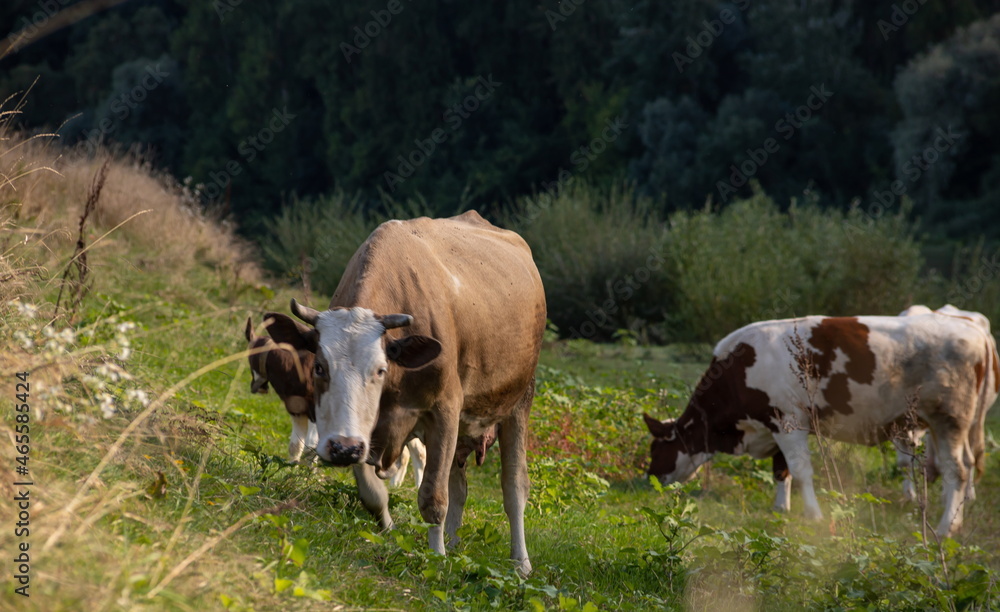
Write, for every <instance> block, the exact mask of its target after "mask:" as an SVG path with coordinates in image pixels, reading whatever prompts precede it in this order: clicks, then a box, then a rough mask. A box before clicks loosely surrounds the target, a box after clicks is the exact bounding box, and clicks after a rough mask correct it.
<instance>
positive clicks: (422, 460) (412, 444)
mask: <svg viewBox="0 0 1000 612" xmlns="http://www.w3.org/2000/svg"><path fill="white" fill-rule="evenodd" d="M406 447H407V448H409V449H410V459H411V460H412V461H413V481H414V482H415V483H416V486H417V488H418V489H419V488H420V482H421V481H422V480H423V479H424V466H425V465H427V448H426V447H425V446H424V443H423V442H421V441H420V439H419V438H413V439H412V440H410V441H409V442H407V443H406Z"/></svg>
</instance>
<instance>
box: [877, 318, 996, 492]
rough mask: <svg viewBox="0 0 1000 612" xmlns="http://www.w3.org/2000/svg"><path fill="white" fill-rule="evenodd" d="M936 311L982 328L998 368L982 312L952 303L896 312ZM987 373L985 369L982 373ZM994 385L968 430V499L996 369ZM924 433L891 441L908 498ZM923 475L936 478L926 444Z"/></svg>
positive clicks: (980, 464) (981, 459) (982, 450)
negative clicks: (974, 423) (969, 471)
mask: <svg viewBox="0 0 1000 612" xmlns="http://www.w3.org/2000/svg"><path fill="white" fill-rule="evenodd" d="M929 314H937V315H940V316H948V317H956V318H958V319H961V320H964V321H967V322H968V323H969V324H970V325H976V326H978V327H979V328H981V329H982V330H983V332H984V341H985V342H986V343H987V345H988V346H989V351H990V352H991V353H992V355H993V357H992V360H991V362H992V364H993V366H992V367H995V368H1000V366H998V365H997V362H998V361H1000V355H997V348H996V340H995V339H994V337H993V334H992V333H991V332H990V320H989V318H988V317H986V315H984V314H982V313H981V312H974V311H971V310H962V309H960V308H957V307H955V306H952V305H951V304H945V305H944V306H942V307H941V308H938V309H937V310H931V309H930V308H928V307H927V306H923V305H921V304H915V305H913V306H910V307H909V308H907V309H906V310H904V311H903V312H901V313H899V316H901V317H912V316H917V315H929ZM985 375H986V373H985V372H984V376H985ZM992 378H993V380H994V384H993V385H992V386H991V385H989V384H984V389H983V396H982V401H981V402H980V403H979V406H978V407H977V411H976V425H975V426H974V427H973V428H972V429H971V430H970V431H969V446H970V450H971V455H969V456H968V457H967V464H966V468H967V469H969V470H974V471H975V477H974V478H970V479H969V481H968V483H967V488H966V492H965V496H966V499H967V500H973V499H975V498H976V488H975V481H976V480H977V479H978V478H979V477H980V476H981V475H982V473H983V468H984V466H985V456H986V440H985V427H986V414H987V412H989V409H990V407H991V406H992V405H993V403H994V402H995V401H996V399H997V394H998V392H1000V370H996V371H994V372H993V374H992ZM926 433H927V430H926V429H915V430H913V431H910V432H907V434H908V435H907V436H906V437H905V438H904V439H902V440H893V444H895V446H896V464H897V465H898V466H899V468H900V469H901V471H902V472H903V474H904V476H903V493H904V495H906V497H907V499H910V500H915V499H916V498H917V493H916V488H915V487H914V485H913V481H912V480H911V478H910V473H911V470H912V467H913V462H914V459H915V452H914V449H915V448H916V447H917V446H918V445H919V444H920V443H921V441H922V439H923V437H924V435H925V434H926ZM924 463H925V466H924V468H925V474H926V476H927V478H928V480H934V479H935V478H936V477H937V465H936V463H935V461H934V445H933V444H928V445H927V450H926V456H925V462H924Z"/></svg>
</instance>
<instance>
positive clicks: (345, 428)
mask: <svg viewBox="0 0 1000 612" xmlns="http://www.w3.org/2000/svg"><path fill="white" fill-rule="evenodd" d="M291 308H292V312H293V313H294V314H295V315H296V316H297V317H298V318H300V319H302V320H303V321H305V322H306V323H309V325H310V327H305V326H302V325H299V324H297V323H295V322H294V321H293V320H292V319H290V318H289V317H286V316H284V315H278V314H269V315H268V317H271V318H273V319H274V322H273V323H272V325H271V327H270V328H269V333H270V334H271V336H272V337H273V338H274V339H275V340H279V341H281V342H287V343H288V344H291V345H293V346H295V347H297V348H300V349H301V350H307V351H311V352H315V353H316V362H315V366H314V369H313V377H314V380H315V386H316V400H315V401H316V425H317V429H318V430H319V443H318V445H317V447H316V451H317V453H318V454H319V456H320V457H321V458H322V459H323V460H325V461H327V462H329V463H333V464H335V465H353V466H354V476H355V478H356V479H357V482H358V487H359V490H360V491H361V494H362V500H363V501H364V503H365V506H366V507H367V508H368V509H369V510H370V511H371V512H372V513H373V514H375V515H376V516H377V517H379V519H380V520H381V522H382V525H383V526H384V527H390V526H391V525H392V519H391V518H390V517H389V513H388V503H387V502H388V496H387V492H386V488H385V486H384V485H383V484H382V482H381V481H380V480H379V479H378V478H376V474H377V475H378V476H380V477H383V478H384V477H386V476H388V475H390V474H391V466H392V465H393V463H394V462H395V461H396V458H397V457H398V456H399V455H400V453H401V452H402V448H403V444H404V443H405V442H406V441H407V439H408V438H409V437H410V436H412V435H414V434H416V435H419V436H420V437H421V438H422V439H423V440H424V443H425V444H426V445H427V465H426V468H425V471H424V480H423V483H422V484H421V486H420V492H419V495H418V506H419V509H420V514H421V516H422V517H423V519H424V520H425V521H426V522H427V523H430V524H431V527H430V530H429V537H430V545H431V548H432V549H434V550H435V551H437V552H439V553H444V551H445V547H444V532H447V534H448V535H449V537H450V539H451V540H452V542H455V541H457V536H456V531H457V530H458V528H459V526H460V525H461V521H462V512H463V508H464V506H465V499H466V493H467V486H466V476H465V464H466V460H467V459H468V456H469V455H470V454H471V453H472V452H473V451H476V454H477V460H481V458H482V455H483V454H484V453H485V451H486V447H487V446H488V444H489V437H490V436H491V434H493V433H494V432H496V433H497V434H498V438H499V445H500V462H501V470H502V475H501V485H502V488H503V498H504V510H505V511H506V513H507V517H508V519H509V521H510V530H511V558H513V559H514V560H515V561H517V563H518V569H519V570H520V571H522V572H523V573H527V572H529V571H530V570H531V563H530V561H529V559H528V551H527V549H526V547H525V543H524V508H525V504H526V502H527V497H528V473H527V459H526V456H525V438H526V434H527V427H528V415H529V412H530V410H531V403H532V399H533V397H534V373H535V366H536V365H537V362H538V353H539V350H540V348H541V342H542V333H543V331H544V329H545V314H546V313H545V293H544V291H543V289H542V281H541V278H540V276H539V274H538V270H537V268H536V267H535V264H534V262H533V261H532V257H531V250H530V249H529V248H528V245H527V243H525V242H524V240H523V239H522V238H521V237H520V236H518V235H517V234H515V233H513V232H509V231H506V230H503V229H500V228H497V227H494V226H493V225H491V224H490V223H489V222H488V221H486V220H484V219H483V218H482V217H480V216H479V214H477V213H476V212H474V211H470V212H467V213H465V214H462V215H460V216H457V217H452V218H449V219H428V218H426V217H424V218H420V219H413V220H410V221H388V222H386V223H383V224H382V225H380V226H379V227H378V228H377V229H376V230H375V231H374V232H373V233H372V234H371V236H369V238H368V239H367V240H366V241H365V242H364V243H363V244H362V245H361V247H360V248H359V249H358V251H357V252H356V253H355V254H354V256H353V257H352V258H351V261H350V262H349V263H348V265H347V269H346V271H345V273H344V276H343V278H341V280H340V284H339V286H338V287H337V290H336V292H335V293H334V295H333V299H332V300H331V302H330V309H329V310H325V311H323V312H317V311H316V310H313V309H311V308H304V307H302V306H300V305H298V304H297V303H296V302H295V301H294V300H293V301H292V305H291Z"/></svg>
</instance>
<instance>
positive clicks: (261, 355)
mask: <svg viewBox="0 0 1000 612" xmlns="http://www.w3.org/2000/svg"><path fill="white" fill-rule="evenodd" d="M243 335H244V336H246V339H247V350H250V351H252V350H254V349H259V348H263V347H265V346H267V345H268V343H270V342H271V339H270V338H262V337H260V336H257V335H256V334H254V331H253V317H247V326H246V329H245V330H243ZM247 360H248V361H249V362H250V393H267V368H266V367H264V364H265V362H266V360H267V352H266V351H261V352H258V353H254V354H252V355H249V356H248V357H247Z"/></svg>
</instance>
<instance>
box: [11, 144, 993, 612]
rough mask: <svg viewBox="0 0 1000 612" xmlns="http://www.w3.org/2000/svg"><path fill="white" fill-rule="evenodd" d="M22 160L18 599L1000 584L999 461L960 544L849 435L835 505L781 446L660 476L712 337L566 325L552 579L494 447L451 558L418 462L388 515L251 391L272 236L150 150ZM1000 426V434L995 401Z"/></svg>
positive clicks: (512, 595) (888, 602)
mask: <svg viewBox="0 0 1000 612" xmlns="http://www.w3.org/2000/svg"><path fill="white" fill-rule="evenodd" d="M8 136H9V135H8ZM0 164H2V165H0V170H2V171H3V173H4V176H5V177H6V178H5V179H4V180H3V182H2V183H0V205H2V209H0V221H2V234H0V254H2V257H0V279H2V282H0V389H2V393H3V396H4V401H5V405H7V406H8V407H9V406H11V401H12V400H13V398H14V397H15V396H16V393H17V388H16V383H17V382H18V380H17V376H16V375H17V373H20V372H27V373H28V374H27V376H26V378H27V379H28V382H29V384H30V391H29V393H28V397H26V398H23V399H27V400H28V401H27V402H26V403H28V404H29V406H30V411H29V412H27V413H23V414H29V415H30V423H28V424H29V425H30V434H29V435H30V449H28V450H29V452H28V456H29V459H27V460H25V462H24V463H25V464H26V466H27V467H28V468H29V474H28V476H30V478H31V480H32V482H34V485H33V486H32V487H30V499H31V505H30V534H28V535H27V536H26V537H19V536H15V534H14V530H13V522H14V519H13V518H12V517H14V512H13V510H14V507H13V506H12V505H11V502H10V500H11V499H12V498H13V497H14V495H15V494H16V493H17V491H18V490H19V489H18V487H16V486H13V485H12V483H14V482H18V481H19V480H18V479H19V478H23V477H24V476H19V475H17V474H16V473H15V470H16V467H17V466H18V465H20V464H19V463H18V462H17V457H18V456H20V455H21V450H23V449H18V448H17V445H16V444H4V445H2V446H0V493H2V495H0V496H2V498H3V499H4V502H3V506H2V507H3V513H2V516H3V520H4V525H3V529H2V530H0V551H2V552H3V554H4V555H5V556H6V555H12V554H14V551H15V549H16V547H17V546H18V544H20V543H21V542H28V543H29V544H30V549H29V552H30V576H31V582H30V585H31V586H30V594H31V597H30V598H27V599H26V598H23V597H21V596H19V595H17V594H16V593H15V590H14V589H15V588H16V587H17V586H18V584H17V583H16V581H15V582H11V581H10V580H9V579H8V580H7V581H5V586H4V588H3V591H2V592H0V608H5V609H10V608H14V609H18V610H39V611H46V612H48V611H55V610H82V609H86V610H135V609H140V610H141V609H149V610H206V609H223V608H225V609H233V610H250V609H256V610H271V609H279V608H280V609H290V610H306V609H317V610H319V609H324V610H326V609H330V608H331V605H340V606H343V607H344V608H349V609H356V608H377V609H406V610H409V609H442V610H443V609H475V610H479V609H490V608H496V609H518V610H544V609H560V610H594V609H607V610H613V609H662V608H664V607H667V608H670V609H695V610H702V609H708V608H711V609H713V610H754V609H788V610H798V609H802V608H803V607H807V608H816V609H854V608H870V609H927V608H954V609H988V608H990V607H991V606H992V607H994V608H995V607H996V606H998V605H1000V584H998V582H997V580H998V576H1000V574H998V573H997V572H1000V558H998V555H997V552H998V551H1000V517H998V515H997V512H996V508H997V507H998V505H1000V486H998V485H1000V465H998V463H1000V462H998V460H997V459H996V456H995V455H994V456H991V457H990V459H989V464H988V466H987V470H986V474H985V476H984V478H983V480H982V481H981V483H980V485H979V491H980V498H979V499H978V500H977V501H976V502H975V503H973V504H971V505H970V507H969V508H968V509H967V514H966V529H965V531H963V532H962V533H961V534H959V536H958V537H957V538H956V539H955V540H954V541H952V540H948V541H946V542H944V543H940V544H939V543H937V542H935V541H930V542H922V541H921V538H920V536H919V533H920V531H921V528H920V525H921V518H920V511H919V509H915V508H913V507H910V506H906V505H904V504H902V503H901V501H900V500H901V495H900V476H899V475H898V474H895V473H894V472H893V469H892V468H891V465H892V463H893V461H894V457H893V456H892V455H891V454H886V452H885V451H884V449H858V448H853V447H840V446H834V447H833V450H832V455H831V456H829V457H828V458H829V459H830V460H831V461H830V462H828V463H830V464H832V463H836V465H837V466H838V469H839V474H840V476H841V478H842V480H843V484H839V483H838V484H836V486H834V485H833V484H832V483H833V482H834V481H833V480H832V479H828V476H827V474H826V473H825V472H824V471H823V470H822V469H820V470H818V474H817V481H818V482H819V483H820V486H821V487H822V488H823V489H824V490H825V491H826V493H825V494H824V495H823V500H822V501H823V504H824V509H825V510H826V511H827V516H828V519H827V520H825V521H822V522H820V523H810V522H805V521H802V520H800V519H799V518H798V516H799V514H798V513H799V512H800V511H801V503H800V500H798V498H797V497H796V498H795V500H794V501H793V513H792V514H791V515H790V516H787V517H786V516H780V515H775V514H773V513H771V512H770V511H769V507H770V503H771V491H772V487H771V484H770V475H769V469H768V466H767V465H765V464H756V463H754V462H752V461H748V460H744V459H736V458H730V457H720V458H718V460H717V461H716V462H715V464H714V465H713V467H712V468H711V470H705V471H704V472H703V473H702V475H701V476H700V478H699V479H697V480H696V481H694V482H693V483H690V484H688V485H686V486H683V487H670V488H668V489H667V490H662V489H661V488H659V487H658V486H657V487H655V488H654V486H653V485H651V484H649V483H647V482H646V481H645V479H644V478H642V467H643V464H644V461H645V459H646V453H647V450H648V442H649V440H648V436H647V434H646V433H645V429H644V428H643V426H642V423H641V419H640V415H641V413H642V412H643V411H649V412H651V413H654V414H657V415H660V416H666V415H670V414H676V413H678V412H679V411H680V410H681V409H682V408H683V406H684V403H685V401H686V398H687V395H688V391H689V389H690V386H691V385H692V384H693V383H694V382H695V381H696V379H697V377H698V375H699V374H700V373H701V371H702V369H703V367H704V365H705V363H706V362H707V357H708V352H707V348H706V347H704V346H697V345H692V346H678V345H674V346H668V347H661V348H655V349H654V348H645V347H634V346H627V345H624V344H623V345H614V346H608V345H594V344H589V343H586V342H582V341H575V342H569V343H564V342H552V343H550V344H548V345H547V346H546V348H545V352H544V354H543V358H542V365H541V366H540V368H539V380H540V384H539V389H538V397H537V399H536V404H535V409H534V412H533V424H532V426H533V431H532V439H531V449H530V453H531V455H530V457H529V463H530V466H531V467H530V471H531V476H532V482H533V489H532V494H531V502H530V504H531V505H530V509H529V513H528V516H527V519H526V528H527V534H528V546H529V550H530V552H531V555H532V561H533V564H534V567H535V572H534V574H533V575H532V576H531V577H530V578H528V579H523V578H520V577H518V576H517V575H516V574H515V573H514V572H513V570H512V567H511V566H510V565H509V564H508V563H507V561H506V555H507V550H508V549H507V547H508V535H507V528H506V519H505V517H504V513H503V507H502V501H501V497H500V491H499V484H498V483H499V466H498V464H499V462H498V457H497V455H496V453H495V452H491V453H490V454H489V456H488V458H487V462H486V464H485V465H484V466H483V467H482V468H475V467H473V468H471V469H470V495H469V504H468V506H467V510H466V525H465V527H463V530H462V535H463V541H462V543H461V544H460V545H459V547H458V548H457V549H456V550H455V551H454V552H453V553H452V554H451V555H450V556H448V557H447V558H442V557H438V556H436V555H434V554H432V553H429V552H428V551H427V550H426V549H425V541H426V526H425V525H423V524H422V522H421V519H420V517H419V513H418V512H417V509H416V503H415V497H416V495H415V491H414V489H413V487H412V485H410V484H408V485H404V486H403V487H401V488H400V489H399V490H396V491H394V493H393V495H392V506H391V510H392V512H393V515H394V517H395V518H396V520H397V523H398V525H399V528H398V529H397V530H396V531H394V532H392V533H385V534H380V533H376V531H377V526H376V524H375V522H374V521H373V520H371V518H370V517H369V516H368V515H367V513H366V512H365V511H364V509H363V508H362V507H361V506H360V504H359V502H358V500H357V497H356V494H355V491H354V486H353V482H352V480H351V478H350V475H349V472H348V471H346V470H337V469H326V468H315V467H311V466H306V465H303V466H293V465H289V464H288V463H286V462H285V461H284V459H283V457H284V454H285V452H286V450H285V449H286V448H287V436H288V432H289V430H290V423H289V420H288V418H287V416H285V413H284V410H283V408H281V407H280V404H279V402H278V400H277V398H276V397H275V396H274V395H273V394H272V395H264V396H262V395H254V396H251V395H250V394H249V381H250V376H249V373H248V372H247V369H246V365H245V358H243V357H242V356H240V354H239V353H240V351H242V350H243V349H244V348H245V346H244V342H243V337H242V323H243V321H244V320H245V318H246V316H247V314H248V313H252V314H254V316H255V317H259V314H260V313H262V312H264V311H266V310H284V309H285V308H287V303H288V299H289V298H290V297H292V296H293V295H294V296H296V297H299V298H301V297H302V296H301V293H300V292H296V291H293V290H291V289H289V288H286V287H283V286H282V285H281V284H280V283H278V282H276V281H272V280H267V279H265V278H263V277H262V276H261V274H260V272H259V271H258V269H257V267H256V265H255V263H254V259H253V258H254V257H255V253H254V249H253V247H252V245H246V244H242V243H241V242H240V241H239V240H237V239H236V238H234V237H233V235H232V233H231V231H230V230H229V228H228V227H227V226H226V224H225V223H223V222H219V221H217V220H213V219H211V218H209V217H206V215H205V214H204V213H202V212H199V210H198V209H197V208H196V207H193V206H192V205H191V204H190V202H189V201H188V200H187V199H186V195H185V190H184V188H183V186H179V185H176V184H174V183H173V182H172V181H171V180H170V179H169V178H168V177H158V176H152V175H150V173H149V172H148V171H147V170H146V169H145V167H144V165H143V164H142V163H141V161H138V160H135V159H131V158H122V157H116V158H114V159H112V160H111V161H110V162H109V164H108V166H107V174H106V178H105V180H104V181H103V185H102V186H101V189H100V190H99V195H98V196H97V197H91V196H89V195H88V194H92V193H93V192H94V189H95V188H96V185H97V183H99V182H100V181H99V180H98V181H97V182H95V177H99V176H100V175H101V167H102V162H101V161H93V160H90V159H85V158H78V157H76V156H75V154H73V153H71V152H68V151H65V150H61V149H60V148H58V147H57V146H54V145H51V144H48V143H47V141H45V140H44V139H36V140H31V141H25V140H23V139H19V138H17V137H11V138H8V139H7V140H5V141H4V142H3V143H0ZM88 197H90V199H91V201H94V202H96V204H95V205H94V208H93V210H92V212H91V213H90V214H89V215H88V217H87V220H86V222H85V224H84V226H83V230H82V248H83V249H86V251H85V255H86V257H85V260H86V272H85V273H84V274H83V279H82V283H81V282H80V274H81V273H80V267H79V266H77V265H76V264H75V263H72V264H71V261H74V262H82V261H83V259H84V258H83V257H81V256H79V254H78V253H77V250H76V249H77V239H78V236H79V235H80V230H79V219H80V216H81V214H82V212H83V211H84V209H85V204H86V202H87V201H88ZM147 210H148V211H149V212H144V213H142V214H139V215H138V216H134V217H133V215H135V214H137V213H140V212H141V211H147ZM66 269H69V270H70V274H69V276H68V277H67V278H68V280H67V281H66V282H65V283H63V282H61V280H60V279H61V278H62V276H63V272H64V270H66ZM60 287H62V288H63V292H62V297H61V300H60V301H61V306H60V308H59V310H58V311H57V310H56V309H55V302H56V300H57V299H59V292H60ZM77 298H79V299H77ZM323 303H324V298H323V297H322V296H313V304H314V305H317V304H320V305H321V304H323ZM67 304H69V306H67ZM258 320H259V319H258ZM21 401H22V400H19V402H21ZM17 414H21V413H17V412H16V411H15V410H13V409H11V408H8V409H7V410H5V412H4V415H5V418H4V419H3V421H2V423H0V430H2V433H3V435H4V437H5V438H8V439H10V440H14V436H15V431H14V429H15V427H16V426H17V424H18V423H17V421H16V415H17ZM989 426H990V434H991V438H990V440H991V449H992V448H993V446H995V444H993V443H992V440H993V439H994V438H995V436H996V435H997V433H998V432H1000V420H998V419H997V418H996V415H994V418H992V419H991V420H990V423H989ZM815 463H816V465H817V467H819V466H820V465H821V464H822V463H823V461H821V460H820V458H819V457H817V459H816V462H815ZM937 489H938V487H937V486H931V487H930V489H929V490H930V492H929V500H928V503H929V510H928V519H929V520H930V521H931V522H932V523H933V522H934V521H936V519H937V517H938V513H939V509H938V501H937V500H938V496H939V494H938V490H937ZM9 567H10V565H8V568H9ZM334 609H341V608H334Z"/></svg>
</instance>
